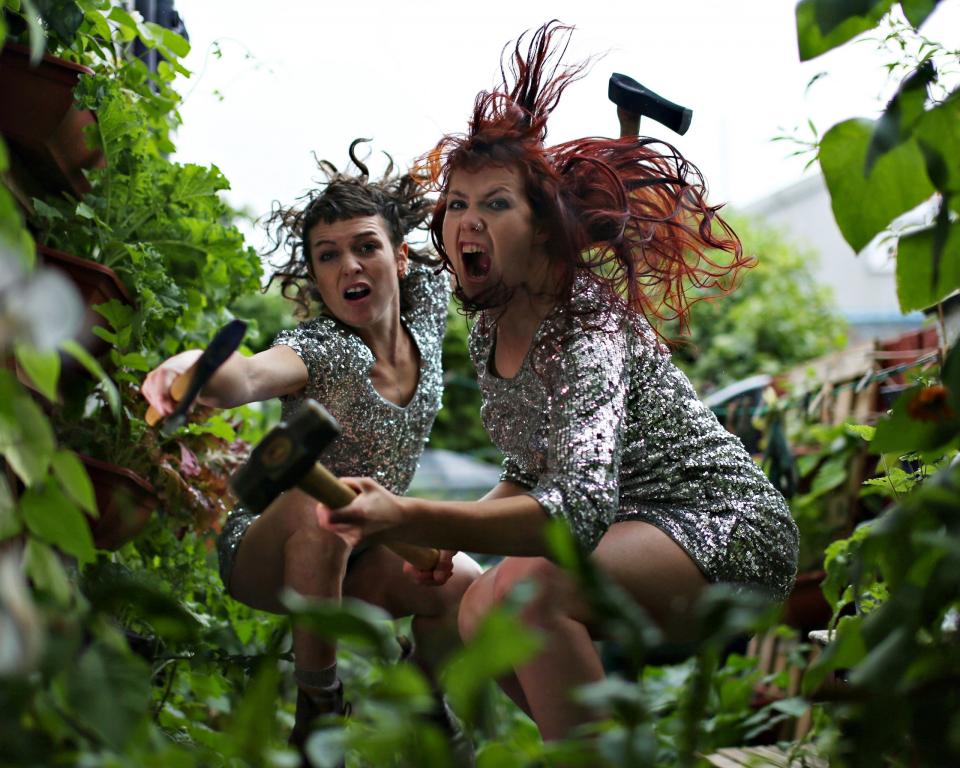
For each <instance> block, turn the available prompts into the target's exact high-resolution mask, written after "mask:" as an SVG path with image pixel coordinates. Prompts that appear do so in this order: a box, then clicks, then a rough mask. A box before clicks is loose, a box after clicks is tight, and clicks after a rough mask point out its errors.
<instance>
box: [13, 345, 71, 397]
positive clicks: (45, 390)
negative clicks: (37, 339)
mask: <svg viewBox="0 0 960 768" xmlns="http://www.w3.org/2000/svg"><path fill="white" fill-rule="evenodd" d="M14 355H15V357H16V358H17V362H18V363H19V364H20V367H21V368H23V371H24V373H26V374H27V376H28V377H29V378H30V381H31V383H32V384H33V385H34V386H35V387H36V388H37V390H38V391H39V392H40V394H41V395H43V396H44V397H45V398H47V400H49V401H50V402H56V401H57V382H58V381H59V380H60V354H59V353H58V352H57V351H56V350H55V349H51V350H47V351H45V352H43V351H40V350H38V349H36V348H35V347H33V346H31V345H29V344H17V345H16V346H15V347H14Z"/></svg>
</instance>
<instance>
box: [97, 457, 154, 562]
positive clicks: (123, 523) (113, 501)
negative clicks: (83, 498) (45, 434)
mask: <svg viewBox="0 0 960 768" xmlns="http://www.w3.org/2000/svg"><path fill="white" fill-rule="evenodd" d="M80 460H81V461H82V462H83V465H84V467H86V470H87V474H89V475H90V481H91V482H92V483H93V490H94V494H95V495H96V497H97V508H98V509H99V510H100V517H99V518H97V519H93V518H90V532H91V533H92V534H93V542H94V544H96V546H97V548H99V549H118V548H119V547H121V546H122V545H124V544H126V543H127V542H128V541H130V540H131V539H133V538H134V537H136V536H137V535H138V534H139V533H140V532H141V531H142V530H143V529H144V528H145V527H146V526H147V523H148V522H149V521H150V516H151V515H152V514H153V513H154V512H155V511H156V509H157V508H158V507H159V506H160V499H159V497H158V496H157V494H156V491H154V489H153V486H152V485H150V483H148V482H147V481H146V480H144V479H143V478H142V477H140V475H138V474H137V473H136V472H133V471H131V470H129V469H125V468H124V467H119V466H117V465H116V464H108V463H107V462H105V461H99V460H97V459H93V458H90V457H89V456H83V455H80Z"/></svg>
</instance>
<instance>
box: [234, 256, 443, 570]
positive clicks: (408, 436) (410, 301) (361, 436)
mask: <svg viewBox="0 0 960 768" xmlns="http://www.w3.org/2000/svg"><path fill="white" fill-rule="evenodd" d="M400 289H401V295H400V318H401V322H402V323H403V325H404V326H405V327H406V328H407V330H408V331H410V335H411V336H412V337H413V340H414V342H415V343H416V345H417V349H418V350H419V351H420V379H419V381H418V383H417V389H416V391H415V392H414V395H413V398H412V399H411V400H410V402H409V403H407V405H405V406H398V405H396V404H394V403H391V402H390V401H389V400H386V399H385V398H384V397H383V396H382V395H381V394H380V393H379V392H377V390H376V389H374V387H373V384H372V382H371V381H370V369H371V368H372V367H373V363H374V358H373V353H372V352H371V351H370V349H369V347H367V345H366V344H364V343H363V341H361V339H360V337H359V336H357V335H356V334H355V333H353V332H352V331H350V330H349V329H348V328H347V327H346V326H344V325H342V324H341V323H339V322H337V321H336V320H334V319H333V318H331V317H327V316H321V317H317V318H313V319H310V320H307V321H304V322H302V323H300V325H298V326H297V327H296V328H294V329H292V330H289V331H283V332H281V333H280V334H278V335H277V338H276V339H275V340H274V342H273V346H280V345H283V346H288V347H290V348H291V349H293V350H294V351H295V352H296V353H297V354H298V355H299V356H300V359H301V360H303V362H304V364H305V365H306V366H307V385H306V386H305V387H304V389H303V391H301V392H300V393H298V394H297V395H293V396H289V397H284V398H282V402H283V415H284V417H287V416H289V415H290V414H291V413H293V412H294V411H295V410H296V409H297V407H298V406H299V405H300V403H301V402H303V399H304V398H312V399H314V400H316V401H318V402H319V403H322V404H323V405H324V406H325V407H326V409H327V410H328V411H330V413H331V415H333V417H334V418H335V419H336V420H337V421H338V422H339V424H340V428H341V430H342V432H341V434H340V436H339V437H338V438H337V439H336V440H335V441H334V442H333V443H332V444H331V445H330V446H329V447H328V448H327V449H326V450H325V451H324V452H323V454H321V456H320V461H322V462H323V463H324V465H325V466H326V467H327V468H328V469H330V471H331V472H333V474H335V475H337V476H350V477H372V478H373V479H374V480H376V481H377V482H379V483H380V484H381V485H383V486H384V487H385V488H387V489H389V490H390V491H392V492H393V493H397V494H402V493H404V492H405V491H406V490H407V486H409V485H410V481H411V480H412V479H413V474H414V472H415V471H416V469H417V463H418V462H419V460H420V455H421V454H422V453H423V449H424V446H425V444H426V442H427V438H428V437H429V435H430V429H431V427H432V426H433V420H434V417H435V416H436V415H437V411H439V410H440V401H441V397H442V394H443V378H442V376H443V372H442V368H441V352H442V344H443V335H444V331H445V330H446V325H447V302H448V300H449V296H450V287H449V278H448V277H447V274H446V273H441V274H439V275H438V274H434V270H433V269H430V268H428V267H425V266H423V265H419V264H411V267H410V270H409V271H408V273H407V275H406V276H405V277H404V278H403V280H401V282H400ZM256 517H257V515H256V514H255V513H253V512H250V511H249V510H246V509H244V508H243V507H242V506H241V507H237V508H235V509H234V510H233V511H231V513H230V514H229V515H228V517H227V521H226V522H225V523H224V527H223V531H222V532H221V534H220V537H219V540H218V552H219V555H220V574H221V576H222V577H223V582H224V584H227V585H229V583H230V574H231V572H232V569H233V562H234V558H235V557H236V552H237V549H238V547H239V546H240V540H241V539H242V538H243V535H244V533H246V531H247V528H249V526H250V524H251V523H252V522H253V521H254V520H255V519H256Z"/></svg>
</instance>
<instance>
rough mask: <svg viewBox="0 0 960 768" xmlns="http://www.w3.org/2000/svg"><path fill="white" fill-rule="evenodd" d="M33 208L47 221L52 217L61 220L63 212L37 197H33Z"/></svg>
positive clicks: (51, 219)
mask: <svg viewBox="0 0 960 768" xmlns="http://www.w3.org/2000/svg"><path fill="white" fill-rule="evenodd" d="M33 209H34V210H35V211H36V212H37V214H38V215H39V216H42V217H43V218H45V219H47V220H48V221H53V220H54V219H60V220H61V221H62V220H63V214H62V213H60V211H58V210H57V209H56V208H54V207H53V206H52V205H47V204H46V203H45V202H43V200H40V199H38V198H36V197H35V198H33Z"/></svg>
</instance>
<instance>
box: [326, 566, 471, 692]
mask: <svg viewBox="0 0 960 768" xmlns="http://www.w3.org/2000/svg"><path fill="white" fill-rule="evenodd" d="M480 573H481V571H480V566H479V565H477V564H476V563H475V562H474V561H473V560H472V559H471V558H470V557H469V556H468V555H465V554H464V553H462V552H461V553H458V554H457V555H456V556H455V557H454V560H453V575H452V576H451V577H450V578H449V579H448V580H447V582H446V583H445V584H441V585H421V584H417V583H415V582H414V581H413V579H411V578H410V577H409V576H407V575H406V574H405V573H404V572H403V560H402V559H401V558H400V557H399V556H398V555H397V554H395V553H394V552H392V551H391V550H389V549H386V548H385V547H373V548H371V549H370V550H369V551H366V552H364V553H363V555H362V556H361V557H360V558H358V559H357V561H356V562H355V563H354V564H353V565H352V566H351V568H350V571H349V572H348V573H347V575H346V578H345V580H344V584H343V594H345V595H349V596H351V597H356V598H358V599H360V600H364V601H365V602H368V603H372V604H373V605H378V606H380V607H381V608H383V609H384V610H386V611H387V612H388V613H389V614H390V615H391V616H394V617H401V616H410V615H412V616H413V625H412V626H413V633H414V639H415V641H416V648H417V653H416V656H415V659H416V660H417V662H418V664H419V665H420V666H421V667H422V668H423V669H424V671H425V672H426V673H427V674H428V675H429V676H430V677H431V678H432V677H433V675H434V672H435V671H436V669H437V667H438V665H439V664H440V663H442V662H443V661H444V660H445V659H446V657H447V656H448V655H449V654H450V653H451V652H452V651H454V650H455V649H457V648H459V647H460V644H461V643H460V635H459V633H458V632H457V611H458V608H459V605H460V599H461V598H462V597H463V594H464V592H466V591H467V589H468V588H469V587H470V585H471V584H472V583H473V582H474V581H475V580H476V579H477V578H478V577H479V576H480Z"/></svg>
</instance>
